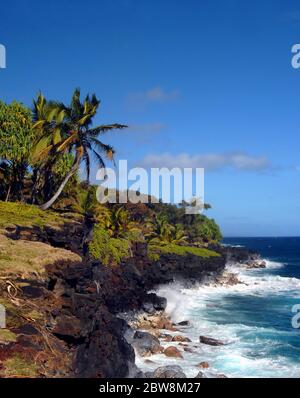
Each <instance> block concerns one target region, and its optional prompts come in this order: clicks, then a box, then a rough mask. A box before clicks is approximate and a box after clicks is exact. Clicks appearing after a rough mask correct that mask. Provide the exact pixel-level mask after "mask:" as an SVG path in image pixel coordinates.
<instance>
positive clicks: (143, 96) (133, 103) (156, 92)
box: [126, 86, 179, 109]
mask: <svg viewBox="0 0 300 398" xmlns="http://www.w3.org/2000/svg"><path fill="white" fill-rule="evenodd" d="M178 98H179V91H178V90H171V91H167V90H165V89H163V88H162V87H160V86H157V87H153V88H151V89H149V90H146V91H140V92H134V93H130V94H129V95H128V96H127V98H126V103H127V105H129V106H130V107H131V108H137V109H141V108H144V107H145V106H146V105H149V104H163V103H167V102H172V101H175V100H177V99H178Z"/></svg>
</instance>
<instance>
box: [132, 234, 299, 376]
mask: <svg viewBox="0 0 300 398" xmlns="http://www.w3.org/2000/svg"><path fill="white" fill-rule="evenodd" d="M224 244H230V245H237V246H244V247H247V248H250V249H253V250H255V251H258V252H259V253H260V254H261V256H262V258H264V259H265V260H266V263H267V268H265V269H251V270H245V269H241V267H239V266H237V265H231V266H228V271H231V272H235V273H237V274H238V278H239V280H240V281H241V282H243V284H238V285H234V286H229V287H226V286H214V285H210V284H208V285H199V286H195V287H193V288H190V289H186V288H184V287H182V286H180V285H175V284H172V285H169V286H162V287H161V288H160V289H159V291H158V292H157V293H158V294H159V295H161V296H164V297H166V298H167V299H168V306H167V312H168V313H169V314H170V315H171V317H172V319H173V320H174V321H175V322H176V321H182V320H189V321H190V322H191V325H190V326H189V327H186V328H183V329H182V330H181V333H180V334H184V335H186V336H188V337H189V338H190V339H191V340H192V343H190V347H191V348H192V349H193V352H192V353H188V352H184V358H183V359H173V358H166V357H165V356H164V355H161V354H159V355H154V356H152V357H151V358H150V359H151V360H152V361H153V362H154V363H153V364H148V365H145V364H144V363H142V359H141V358H140V359H138V365H140V366H141V367H142V368H143V369H145V368H146V369H147V370H153V369H154V368H156V367H158V366H162V365H167V364H168V365H172V364H173V365H174V364H176V365H180V366H181V367H182V369H183V370H184V372H185V373H186V375H187V376H188V377H195V376H196V374H197V373H198V371H199V369H198V368H197V367H196V366H195V365H196V364H197V363H199V362H202V361H207V362H208V363H209V365H210V366H209V368H208V369H204V373H205V374H206V376H207V377H213V376H215V375H216V374H225V375H226V376H228V377H300V329H299V328H294V327H293V326H292V319H293V317H294V316H295V313H293V312H292V308H293V306H294V305H297V304H300V238H234V239H232V238H231V239H229V238H228V239H224ZM299 310H300V307H299ZM298 324H299V326H300V322H299V320H298V322H296V325H294V326H298ZM200 335H205V336H209V337H213V338H216V339H220V340H222V341H224V342H226V345H224V346H220V347H213V346H208V345H204V344H199V336H200ZM163 345H165V346H168V345H174V343H163ZM178 348H180V346H178ZM181 349H182V347H181Z"/></svg>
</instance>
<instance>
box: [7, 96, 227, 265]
mask: <svg viewBox="0 0 300 398" xmlns="http://www.w3.org/2000/svg"><path fill="white" fill-rule="evenodd" d="M99 107H100V101H99V100H98V99H97V97H96V96H95V95H92V96H89V95H87V96H86V97H85V98H84V100H81V96H80V90H79V89H76V90H75V91H74V93H73V95H72V98H71V101H70V104H68V105H66V104H64V103H62V102H59V101H53V100H47V99H46V98H45V97H44V96H43V95H42V94H41V93H40V94H39V95H38V96H37V98H36V99H35V100H34V102H33V108H32V109H29V108H27V107H26V106H24V105H23V104H21V103H19V102H16V101H14V102H12V103H11V104H6V103H4V102H2V101H0V200H1V201H3V202H18V206H19V204H20V203H24V206H26V209H27V210H26V211H27V212H28V206H29V205H31V206H32V208H35V210H34V211H37V209H36V207H37V206H38V208H39V211H41V212H42V211H45V210H47V209H50V208H51V211H60V212H73V213H80V214H83V215H85V216H86V215H88V216H89V217H92V219H93V221H94V231H93V232H94V233H93V239H92V241H91V242H90V243H89V252H90V254H91V255H92V256H93V257H94V258H97V259H100V260H101V261H102V263H103V264H105V265H108V264H116V263H119V262H120V261H121V260H122V259H123V258H124V257H126V256H129V255H130V246H131V244H132V243H133V242H146V243H148V247H149V255H152V256H153V257H154V258H155V257H156V256H158V255H159V252H160V251H174V252H178V253H179V254H185V253H186V252H192V253H193V254H198V255H210V253H212V252H210V251H209V250H207V249H206V248H207V247H208V246H210V245H213V244H217V243H218V242H219V241H220V240H221V239H222V235H221V232H220V229H219V227H218V225H217V224H216V223H215V221H214V220H212V219H209V218H208V217H206V216H205V215H202V214H186V212H185V206H186V204H185V203H182V204H181V205H178V206H176V205H173V204H165V203H162V202H159V203H149V204H146V203H138V204H131V203H126V204H105V205H104V204H100V203H99V202H98V201H97V198H96V188H97V187H96V186H95V185H92V184H91V183H90V182H89V179H90V178H89V177H90V168H91V165H92V164H93V163H94V162H97V164H98V165H99V166H100V167H101V168H105V162H106V160H107V159H108V160H113V159H114V154H115V150H114V148H113V147H112V146H111V145H108V144H106V143H105V142H103V140H102V137H103V136H104V134H106V133H108V132H110V131H113V130H116V129H125V128H126V127H127V126H126V125H124V124H119V123H112V124H104V125H99V126H94V125H93V120H94V118H95V116H96V114H97V111H98V110H99ZM81 167H84V169H85V173H86V179H85V180H84V181H82V180H80V178H79V170H80V168H81ZM12 206H13V205H12ZM209 207H210V206H209V205H206V206H205V208H206V209H208V208H209ZM18 209H20V207H18ZM49 211H50V210H49Z"/></svg>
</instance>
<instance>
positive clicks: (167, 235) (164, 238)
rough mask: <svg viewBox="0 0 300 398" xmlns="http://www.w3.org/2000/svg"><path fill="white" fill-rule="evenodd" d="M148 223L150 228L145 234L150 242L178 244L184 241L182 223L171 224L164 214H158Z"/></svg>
mask: <svg viewBox="0 0 300 398" xmlns="http://www.w3.org/2000/svg"><path fill="white" fill-rule="evenodd" d="M148 225H149V227H150V228H151V230H152V231H151V232H150V234H148V235H147V237H148V239H149V243H150V244H156V243H158V244H168V243H173V244H179V243H185V242H186V239H187V237H186V236H185V234H184V230H183V228H182V225H180V224H176V225H175V226H173V225H171V224H170V223H169V222H168V219H167V217H166V216H164V215H161V214H158V215H157V216H155V218H154V219H153V220H151V221H150V222H149V224H148Z"/></svg>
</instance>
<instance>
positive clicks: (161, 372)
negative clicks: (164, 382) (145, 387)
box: [145, 365, 186, 379]
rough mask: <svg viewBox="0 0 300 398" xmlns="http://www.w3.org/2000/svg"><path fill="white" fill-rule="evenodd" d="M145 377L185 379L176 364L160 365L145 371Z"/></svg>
mask: <svg viewBox="0 0 300 398" xmlns="http://www.w3.org/2000/svg"><path fill="white" fill-rule="evenodd" d="M145 375H146V377H148V378H153V379H177V378H178V379H185V378H186V375H185V374H184V372H183V370H182V368H181V367H180V366H178V365H168V366H161V367H159V368H157V369H156V370H155V371H154V372H147V373H146V374H145Z"/></svg>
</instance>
